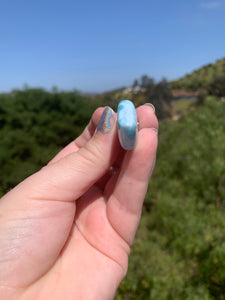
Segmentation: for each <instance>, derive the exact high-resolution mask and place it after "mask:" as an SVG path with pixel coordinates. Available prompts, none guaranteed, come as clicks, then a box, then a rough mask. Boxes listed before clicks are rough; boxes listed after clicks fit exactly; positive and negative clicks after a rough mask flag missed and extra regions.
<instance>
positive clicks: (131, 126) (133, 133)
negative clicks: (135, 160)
mask: <svg viewBox="0 0 225 300" xmlns="http://www.w3.org/2000/svg"><path fill="white" fill-rule="evenodd" d="M117 126H118V136H119V141H120V144H121V146H122V148H123V149H125V150H132V149H133V148H134V146H135V144H136V139H137V115H136V110H135V107H134V105H133V103H132V102H131V101H130V100H122V101H121V102H120V103H119V105H118V110H117Z"/></svg>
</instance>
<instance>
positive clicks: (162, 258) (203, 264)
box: [0, 89, 225, 300]
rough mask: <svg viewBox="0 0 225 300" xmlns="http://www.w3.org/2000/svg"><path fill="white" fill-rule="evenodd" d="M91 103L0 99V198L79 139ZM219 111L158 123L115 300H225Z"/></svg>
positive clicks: (38, 94)
mask: <svg viewBox="0 0 225 300" xmlns="http://www.w3.org/2000/svg"><path fill="white" fill-rule="evenodd" d="M97 106H99V103H98V102H97V101H96V100H95V101H92V100H90V99H86V98H84V97H82V96H80V95H79V94H77V93H53V94H52V93H48V92H45V91H43V90H41V89H31V90H26V91H14V92H12V93H11V94H7V95H0V141H1V147H0V168H1V174H0V194H3V193H5V192H6V191H7V190H9V189H10V188H12V187H13V186H14V185H16V184H17V183H18V182H19V181H21V180H22V179H23V178H25V177H26V176H28V175H29V174H31V173H33V172H34V171H36V170H38V169H39V168H41V167H42V166H43V165H44V164H45V163H47V162H48V161H49V159H50V158H51V157H52V156H53V155H54V154H55V153H57V151H58V150H59V149H60V148H61V147H63V146H64V145H66V144H67V143H68V142H70V141H71V139H73V138H75V137H76V136H77V135H79V134H80V132H81V130H82V129H83V128H84V126H85V125H86V124H87V123H88V121H89V118H90V116H91V114H92V112H93V111H94V109H95V108H96V107H97ZM224 111H225V103H224V102H218V101H216V100H215V99H214V98H212V97H208V98H207V99H206V100H205V101H204V105H203V106H198V107H197V108H195V109H191V110H190V112H188V114H186V115H185V116H184V117H182V118H181V119H180V120H179V121H177V122H174V121H171V120H164V121H162V122H161V123H160V135H159V150H158V158H157V164H156V168H155V172H154V174H153V178H152V180H151V182H150V186H149V191H148V193H147V197H146V200H145V204H144V209H143V217H142V220H141V224H140V227H139V230H138V233H137V238H136V240H135V243H134V245H133V247H132V251H131V255H130V264H129V270H128V274H127V276H126V278H125V279H124V281H123V282H122V283H121V285H120V288H119V290H118V292H117V295H116V299H117V300H120V299H140V300H141V299H157V300H158V299H159V300H161V299H162V300H163V299H196V300H198V299H199V300H200V299H201V300H202V299H205V300H206V299H207V300H208V299H219V300H220V299H221V300H222V299H225V296H224V295H225V238H224V230H225V218H224V210H225V168H224V159H225V138H224V132H225V119H224Z"/></svg>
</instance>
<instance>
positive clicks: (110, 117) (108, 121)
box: [96, 106, 116, 134]
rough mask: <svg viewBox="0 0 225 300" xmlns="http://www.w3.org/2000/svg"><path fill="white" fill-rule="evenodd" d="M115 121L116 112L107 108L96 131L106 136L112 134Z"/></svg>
mask: <svg viewBox="0 0 225 300" xmlns="http://www.w3.org/2000/svg"><path fill="white" fill-rule="evenodd" d="M115 120H116V114H115V112H114V111H113V110H112V108H110V107H108V106H107V107H106V108H105V109H104V111H103V113H102V116H101V118H100V120H99V123H98V126H97V130H96V131H97V132H101V133H104V134H105V133H108V132H110V130H111V128H112V127H113V124H114V122H115Z"/></svg>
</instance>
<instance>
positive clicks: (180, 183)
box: [116, 97, 225, 300]
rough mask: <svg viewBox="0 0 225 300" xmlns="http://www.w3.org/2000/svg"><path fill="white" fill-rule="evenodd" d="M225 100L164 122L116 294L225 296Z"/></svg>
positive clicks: (209, 101)
mask: <svg viewBox="0 0 225 300" xmlns="http://www.w3.org/2000/svg"><path fill="white" fill-rule="evenodd" d="M224 111H225V103H223V102H217V101H216V100H215V99H214V98H210V97H208V98H207V99H206V101H205V105H204V107H198V108H197V109H195V110H192V111H191V112H190V113H188V114H187V115H186V116H184V117H183V118H182V119H180V120H179V121H178V122H172V121H170V120H167V121H164V122H162V123H161V124H160V132H161V134H160V139H159V150H158V158H157V164H156V168H155V172H154V175H153V178H152V180H151V183H150V187H149V191H148V194H147V197H146V200H145V207H144V212H143V218H142V220H141V224H140V228H139V230H138V234H137V238H136V240H135V243H134V246H133V248H132V252H131V256H130V265H129V271H128V274H127V277H126V278H125V280H124V281H123V283H122V284H121V286H120V289H119V291H118V294H117V297H116V299H117V300H119V299H157V300H158V299H159V300H161V299H190V300H191V299H196V300H197V299H199V300H200V299H201V300H202V299H225V296H224V295H225V239H224V230H225V218H224V210H225V169H224V160H225V142H224V132H225V119H224Z"/></svg>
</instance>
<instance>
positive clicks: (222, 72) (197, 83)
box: [171, 57, 225, 91]
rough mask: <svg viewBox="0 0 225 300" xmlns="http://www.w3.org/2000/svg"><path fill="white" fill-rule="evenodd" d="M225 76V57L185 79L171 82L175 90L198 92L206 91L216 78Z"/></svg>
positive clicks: (195, 71) (188, 75)
mask: <svg viewBox="0 0 225 300" xmlns="http://www.w3.org/2000/svg"><path fill="white" fill-rule="evenodd" d="M221 76H225V57H224V58H222V59H219V60H217V61H216V62H215V63H211V64H207V65H204V66H203V67H201V68H199V69H197V70H194V71H193V72H192V73H190V74H187V75H185V76H184V77H182V78H180V79H177V80H173V81H171V87H172V89H173V90H180V89H184V90H189V91H198V90H200V89H205V88H206V87H207V86H208V85H209V84H210V83H211V81H212V80H213V79H214V78H215V77H221Z"/></svg>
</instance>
